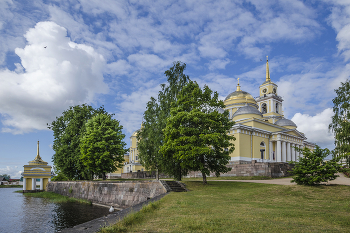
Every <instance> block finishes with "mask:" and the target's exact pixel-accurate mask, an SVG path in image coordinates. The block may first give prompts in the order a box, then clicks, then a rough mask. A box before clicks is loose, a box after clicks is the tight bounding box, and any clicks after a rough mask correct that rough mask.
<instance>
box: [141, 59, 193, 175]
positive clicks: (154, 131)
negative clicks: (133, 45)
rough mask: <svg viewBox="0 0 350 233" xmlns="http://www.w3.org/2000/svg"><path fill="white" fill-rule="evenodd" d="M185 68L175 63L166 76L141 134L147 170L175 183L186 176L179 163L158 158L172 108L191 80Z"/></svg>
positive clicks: (145, 118)
mask: <svg viewBox="0 0 350 233" xmlns="http://www.w3.org/2000/svg"><path fill="white" fill-rule="evenodd" d="M185 69H186V64H185V63H181V62H179V61H178V62H174V65H173V66H172V67H171V68H170V69H169V70H167V71H165V72H164V74H165V75H166V77H167V84H162V85H161V88H162V89H161V91H160V92H159V93H158V99H157V101H156V99H155V98H151V100H150V101H149V102H148V104H147V110H146V111H145V113H144V122H143V127H142V128H141V129H140V131H139V134H138V140H139V146H138V149H139V156H140V159H141V161H142V163H143V165H144V166H145V167H149V168H153V169H160V170H161V171H162V172H165V173H167V174H169V175H171V176H174V178H175V179H177V180H181V177H182V176H183V175H186V174H187V171H186V170H184V169H183V168H182V167H181V166H180V164H179V162H178V161H176V160H174V159H173V157H164V155H162V154H159V149H160V146H161V145H163V142H164V133H163V129H165V127H166V124H167V118H168V117H169V116H170V109H171V104H172V103H173V102H176V101H177V98H178V94H179V92H180V91H181V90H182V88H183V87H184V86H185V85H186V84H187V83H188V82H189V80H190V78H189V77H188V75H185V74H184V70H185Z"/></svg>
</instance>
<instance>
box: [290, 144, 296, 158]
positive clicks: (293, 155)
mask: <svg viewBox="0 0 350 233" xmlns="http://www.w3.org/2000/svg"><path fill="white" fill-rule="evenodd" d="M290 146H291V147H292V159H291V161H296V158H295V149H294V147H295V144H294V143H292V144H291V145H290Z"/></svg>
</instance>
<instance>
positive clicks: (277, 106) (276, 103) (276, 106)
mask: <svg viewBox="0 0 350 233" xmlns="http://www.w3.org/2000/svg"><path fill="white" fill-rule="evenodd" d="M278 107H279V106H278V103H276V113H278Z"/></svg>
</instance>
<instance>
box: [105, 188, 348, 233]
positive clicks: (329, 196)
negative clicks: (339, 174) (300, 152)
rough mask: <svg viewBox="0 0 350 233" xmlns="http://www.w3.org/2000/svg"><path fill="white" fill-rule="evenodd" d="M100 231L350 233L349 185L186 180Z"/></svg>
mask: <svg viewBox="0 0 350 233" xmlns="http://www.w3.org/2000/svg"><path fill="white" fill-rule="evenodd" d="M185 183H186V185H187V188H188V189H190V190H191V191H190V192H186V193H175V192H172V193H170V194H168V195H166V196H165V197H164V198H162V199H161V200H160V201H158V202H156V203H153V204H152V206H153V207H146V209H147V211H141V212H139V213H133V214H131V215H129V216H128V217H127V218H126V219H124V220H122V221H120V222H118V223H117V224H116V225H114V226H113V227H109V228H104V229H103V230H102V231H101V232H103V233H104V232H349V229H350V198H349V197H350V187H349V186H340V185H339V186H336V185H334V186H331V185H328V186H322V185H321V186H314V187H307V186H299V185H292V186H282V185H269V184H256V183H241V182H219V181H215V182H210V181H209V182H208V185H203V184H202V183H201V182H200V181H186V182H185Z"/></svg>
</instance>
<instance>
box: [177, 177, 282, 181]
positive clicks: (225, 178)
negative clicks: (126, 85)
mask: <svg viewBox="0 0 350 233" xmlns="http://www.w3.org/2000/svg"><path fill="white" fill-rule="evenodd" d="M283 178H285V177H283ZM271 179H273V178H271V177H268V176H219V177H207V180H271ZM182 180H183V181H197V180H198V181H202V180H203V177H196V178H193V177H192V178H182Z"/></svg>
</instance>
